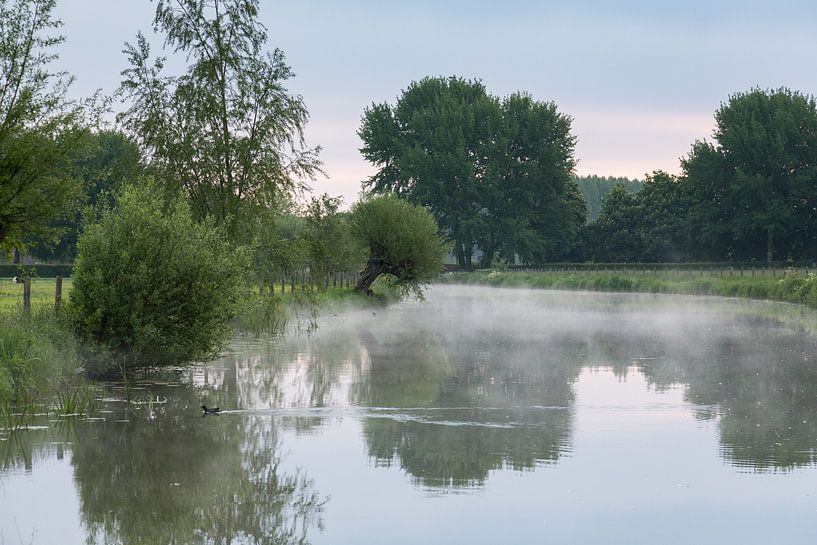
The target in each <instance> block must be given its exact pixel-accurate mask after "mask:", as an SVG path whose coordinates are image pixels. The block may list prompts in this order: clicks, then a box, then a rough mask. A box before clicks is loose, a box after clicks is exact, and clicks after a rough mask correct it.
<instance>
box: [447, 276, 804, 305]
mask: <svg viewBox="0 0 817 545" xmlns="http://www.w3.org/2000/svg"><path fill="white" fill-rule="evenodd" d="M439 282H441V283H450V284H475V285H488V286H503V287H515V288H540V289H561V290H588V291H607V292H641V293H675V294H684V295H720V296H726V297H746V298H751V299H767V300H772V301H784V302H788V303H799V304H804V305H808V306H810V307H814V308H817V275H815V274H813V273H810V274H807V275H805V274H802V273H799V274H798V273H796V272H793V271H787V272H786V273H785V274H784V275H782V276H778V277H768V276H767V277H738V276H701V277H698V276H684V275H661V274H655V273H646V274H644V273H607V272H601V271H599V272H552V273H551V272H502V271H493V272H474V273H447V274H444V275H442V276H441V277H440V280H439Z"/></svg>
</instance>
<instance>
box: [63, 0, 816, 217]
mask: <svg viewBox="0 0 817 545" xmlns="http://www.w3.org/2000/svg"><path fill="white" fill-rule="evenodd" d="M154 9H155V3H151V2H149V1H148V0H115V1H113V0H61V1H60V2H59V4H58V13H57V15H58V16H59V17H60V18H62V19H63V21H64V22H65V26H64V27H63V33H64V34H65V35H66V37H67V43H66V44H65V45H64V47H63V48H62V52H61V59H60V61H59V62H60V66H61V67H63V68H64V69H66V70H69V71H70V72H72V73H74V74H76V75H77V77H78V81H77V85H76V86H75V88H74V92H75V93H77V94H89V93H90V92H92V91H93V90H94V89H97V88H100V89H102V90H103V91H104V92H112V91H113V90H114V89H115V88H116V87H117V86H118V84H119V80H120V76H119V73H120V71H121V70H122V69H123V68H124V67H125V60H124V55H122V53H121V49H122V44H123V43H124V42H125V41H131V42H132V41H133V40H134V36H135V35H136V32H137V30H142V31H143V32H145V33H146V34H149V33H150V29H151V20H152V15H153V10H154ZM261 19H262V21H263V23H264V24H265V25H266V26H267V28H268V33H269V37H270V41H269V43H270V46H271V47H279V48H281V49H282V50H283V51H284V52H285V53H286V55H287V61H288V62H289V64H290V65H291V66H292V67H293V69H294V71H295V72H296V77H295V78H294V79H293V80H291V81H290V85H289V89H290V91H291V92H294V93H297V94H300V95H302V96H303V98H304V101H305V102H306V105H307V107H308V109H309V111H310V114H311V121H310V124H309V126H308V129H307V141H308V143H309V144H310V145H321V146H322V147H323V148H324V152H323V154H322V157H323V161H324V167H325V170H326V173H327V175H328V178H327V179H320V180H317V181H315V182H314V183H313V184H312V185H313V188H314V190H315V192H318V193H323V192H326V193H329V194H332V195H342V196H343V197H344V199H345V201H346V203H347V205H348V204H350V203H351V202H353V201H355V200H356V198H357V194H358V192H359V191H360V182H361V181H362V180H363V179H365V178H366V177H367V176H368V175H370V174H371V173H372V172H373V169H372V167H371V165H369V164H368V163H366V162H365V161H364V160H363V158H362V157H361V156H360V153H359V151H358V148H359V147H360V141H359V139H358V137H357V134H356V131H357V129H358V127H359V125H360V117H361V115H362V113H363V110H364V108H365V107H366V106H368V105H370V104H371V103H373V102H383V101H388V102H390V103H394V102H395V101H396V99H397V97H398V96H399V95H400V93H401V91H402V90H403V89H405V88H406V87H407V86H408V84H409V83H410V82H411V81H413V80H417V79H420V78H422V77H425V76H438V75H442V76H449V75H458V76H462V77H466V78H478V79H481V80H482V81H483V83H484V84H485V86H486V87H487V89H488V90H489V91H490V92H491V93H493V94H495V95H498V96H505V95H507V94H509V93H511V92H513V91H517V90H521V91H526V92H528V93H530V94H531V95H532V96H533V97H534V98H536V99H537V100H552V101H554V102H556V104H557V105H558V107H559V110H560V111H562V112H564V113H567V114H569V115H570V116H571V117H573V132H574V134H575V135H576V136H577V137H578V144H577V146H576V158H577V160H578V167H577V173H578V174H598V175H602V176H604V175H606V176H610V175H613V176H628V177H631V178H634V177H638V178H642V177H643V176H644V174H645V173H647V172H652V171H653V170H657V169H663V170H667V171H669V172H676V173H677V172H678V170H679V158H680V157H682V156H684V155H686V154H687V153H688V151H689V149H690V146H691V145H692V143H693V142H694V141H695V140H696V139H705V138H709V137H710V136H711V134H712V129H713V120H712V115H713V113H714V112H715V110H716V109H717V108H718V107H719V105H720V104H721V103H722V102H725V101H727V100H728V99H729V95H731V94H733V93H735V92H738V91H745V90H747V89H750V88H752V87H760V88H778V87H783V86H785V87H789V88H791V89H795V90H799V91H801V92H803V93H806V94H817V32H815V29H817V2H814V0H790V1H787V0H777V1H771V0H768V1H767V0H763V1H752V0H719V1H717V0H685V1H663V0H662V1H658V0H594V1H589V0H588V1H572V2H568V1H563V2H556V1H534V0H506V1H504V2H495V1H487V0H447V1H445V0H436V1H432V0H399V1H396V0H392V1H386V0H378V1H375V0H347V1H344V2H340V1H337V0H312V1H310V0H283V1H280V2H278V1H276V2H273V1H269V0H261ZM160 43H161V42H157V45H160ZM155 52H156V53H159V51H158V49H157V50H156V51H155ZM171 64H172V63H171Z"/></svg>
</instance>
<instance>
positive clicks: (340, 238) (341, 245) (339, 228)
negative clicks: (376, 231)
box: [301, 194, 365, 282]
mask: <svg viewBox="0 0 817 545" xmlns="http://www.w3.org/2000/svg"><path fill="white" fill-rule="evenodd" d="M342 202H343V201H342V199H341V198H340V197H330V196H328V195H326V194H323V195H321V196H320V197H317V198H315V197H313V198H312V200H311V202H310V204H309V206H308V207H307V209H306V221H305V224H304V230H303V232H302V234H301V239H302V241H303V246H304V248H305V250H306V256H307V262H308V264H309V272H310V275H312V276H313V277H314V278H318V279H320V280H321V281H322V282H328V281H329V274H330V273H333V272H339V271H350V270H358V269H360V267H362V266H363V264H364V262H365V256H364V249H363V248H362V247H361V244H360V242H359V241H358V240H357V239H356V238H354V236H353V235H352V231H351V226H350V225H349V217H348V214H343V213H340V212H339V208H340V205H341V204H342Z"/></svg>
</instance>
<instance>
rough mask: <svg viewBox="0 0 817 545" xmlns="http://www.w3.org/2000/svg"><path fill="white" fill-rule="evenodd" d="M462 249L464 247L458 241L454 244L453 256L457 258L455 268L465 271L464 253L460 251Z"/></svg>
mask: <svg viewBox="0 0 817 545" xmlns="http://www.w3.org/2000/svg"><path fill="white" fill-rule="evenodd" d="M463 248H464V245H463V244H462V243H461V242H460V241H457V242H456V244H454V255H455V256H456V258H457V267H459V268H460V269H465V253H464V252H463V250H462V249H463Z"/></svg>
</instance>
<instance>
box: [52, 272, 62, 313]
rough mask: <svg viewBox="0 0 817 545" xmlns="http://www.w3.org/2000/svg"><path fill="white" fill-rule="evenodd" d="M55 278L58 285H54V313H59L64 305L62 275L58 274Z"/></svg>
mask: <svg viewBox="0 0 817 545" xmlns="http://www.w3.org/2000/svg"><path fill="white" fill-rule="evenodd" d="M54 280H56V286H55V287H54V314H59V313H60V307H61V306H62V276H60V275H59V274H58V275H57V277H56V278H55V279H54Z"/></svg>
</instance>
